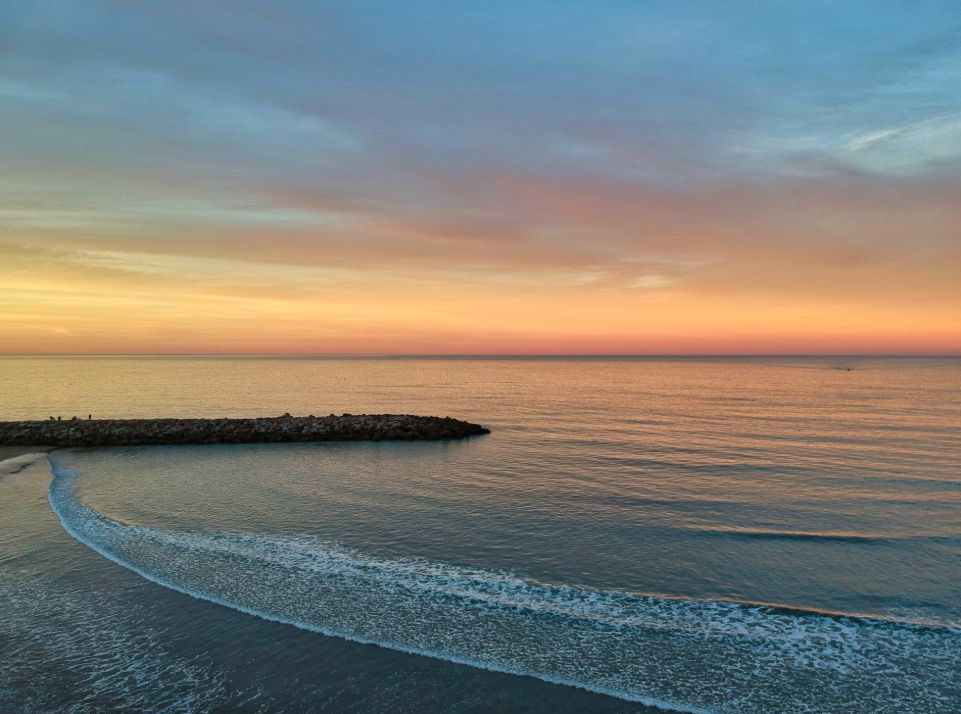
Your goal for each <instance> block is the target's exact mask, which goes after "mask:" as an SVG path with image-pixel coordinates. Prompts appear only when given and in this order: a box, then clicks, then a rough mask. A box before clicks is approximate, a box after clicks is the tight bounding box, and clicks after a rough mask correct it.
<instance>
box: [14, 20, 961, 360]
mask: <svg viewBox="0 0 961 714" xmlns="http://www.w3.org/2000/svg"><path fill="white" fill-rule="evenodd" d="M859 7H860V5H859V4H857V3H852V4H851V6H849V7H832V8H827V9H826V8H823V7H822V8H820V9H805V8H801V7H799V8H794V9H791V10H787V9H785V8H781V9H780V10H779V11H778V12H780V13H789V14H793V15H797V16H796V17H794V16H793V15H792V17H790V18H788V17H782V16H781V15H779V14H778V13H777V12H774V11H773V10H761V9H759V10H758V11H757V14H756V16H752V17H750V18H748V17H745V16H738V15H737V14H725V13H719V14H714V11H712V10H709V9H706V8H705V10H704V13H703V14H702V15H701V16H700V17H699V19H698V21H697V22H694V21H693V19H692V18H691V17H690V16H689V14H685V13H679V14H675V13H673V11H670V10H666V9H663V8H662V9H661V10H660V11H657V12H655V11H654V10H653V9H647V10H644V9H637V10H636V11H630V12H628V11H627V10H624V9H623V8H622V9H620V10H618V9H617V8H615V7H613V6H612V7H611V8H601V9H598V8H596V7H593V9H592V8H591V7H588V5H587V4H585V5H583V6H580V5H578V4H577V3H572V4H571V5H570V6H565V7H564V8H563V9H555V11H556V12H557V13H559V15H560V16H558V17H554V15H550V16H549V17H548V16H547V15H543V16H542V15H537V17H536V18H535V17H534V16H533V15H532V16H531V17H530V18H528V17H526V16H525V15H524V14H523V13H521V12H520V11H519V10H517V9H514V8H512V6H508V5H504V6H503V7H500V6H497V7H492V8H490V12H488V13H484V14H482V15H474V14H471V12H470V11H468V10H467V9H466V8H453V7H452V8H451V9H450V11H449V13H448V14H443V15H441V16H437V15H435V14H430V13H428V14H426V15H425V14H423V13H421V12H420V11H419V10H418V8H419V5H417V4H416V3H414V4H413V5H411V6H410V7H408V8H407V9H406V10H405V14H404V16H403V18H402V19H401V20H398V17H395V15H394V13H396V12H397V10H396V8H392V7H391V6H390V5H387V4H385V5H384V6H383V8H382V12H380V13H369V14H366V15H363V14H354V13H353V12H352V11H351V10H350V9H349V8H346V7H345V8H342V9H341V10H337V11H335V10H327V11H325V12H326V14H324V13H322V12H321V11H319V10H310V9H294V8H293V7H291V8H287V9H286V10H284V11H280V10H278V11H277V12H276V13H275V14H270V15H269V16H265V15H263V14H262V13H259V12H254V10H253V9H250V8H248V3H246V2H239V3H237V6H236V8H235V11H234V12H233V13H232V16H231V17H230V18H225V17H223V16H222V15H221V14H219V13H215V12H213V11H212V10H210V9H203V8H198V9H197V10H196V11H195V12H193V13H192V14H191V15H190V17H189V18H186V17H183V16H181V15H180V14H179V13H178V12H177V11H176V10H174V9H163V8H160V7H155V8H150V7H141V6H140V5H138V4H111V3H106V4H105V5H104V7H103V8H102V11H95V10H92V9H90V8H87V9H85V10H84V9H79V8H78V9H75V10H64V12H63V13H62V14H60V15H57V16H56V17H46V16H43V13H42V12H41V11H39V10H36V11H34V10H31V9H28V8H24V9H21V10H20V11H18V13H12V14H11V15H10V16H9V17H8V18H7V22H5V23H4V24H5V26H6V28H7V40H8V41H7V42H6V45H5V47H6V49H5V50H4V51H5V60H6V61H5V62H4V63H3V64H2V65H0V103H2V106H3V107H4V111H3V112H2V113H0V136H3V137H5V138H4V140H3V144H2V146H0V270H2V273H0V274H2V278H3V279H2V281H0V353H245V354H250V353H256V354H268V353H305V354H562V353H573V354H685V353H690V354H722V353H723V354H731V353H764V354H802V353H803V354H812V353H835V354H837V353H847V354H854V353H857V354H866V353H872V354H878V353H895V354H961V100H959V97H961V50H957V49H956V47H955V46H954V45H950V44H946V43H944V42H939V37H940V35H939V29H938V28H939V26H940V24H942V23H941V22H940V20H939V17H938V16H937V13H936V12H935V10H934V9H929V11H928V12H927V14H925V13H920V12H913V11H912V12H907V14H904V13H901V12H900V11H899V10H894V9H889V10H887V11H886V12H887V13H888V14H885V13H880V14H879V12H880V11H878V10H877V9H876V8H874V9H871V10H870V12H871V16H872V18H874V19H875V20H877V21H876V22H873V24H870V25H866V26H862V25H859V24H858V22H856V21H857V19H858V12H861V11H864V12H867V10H868V9H869V8H868V7H867V6H865V7H860V9H858V8H859ZM950 7H951V6H950V5H945V6H944V8H945V11H946V12H948V13H950ZM248 9H250V12H249V13H248ZM425 12H426V10H425ZM552 12H554V11H552ZM535 14H536V13H535ZM73 15H76V16H73ZM321 15H323V17H321ZM428 15H429V17H428ZM0 19H2V18H0ZM941 19H943V18H941ZM332 20H336V22H335V23H334V24H333V25H331V24H330V23H331V21H332ZM535 20H536V21H535ZM264 25H266V26H264ZM331 26H335V27H337V28H340V29H339V31H338V33H335V34H330V33H329V32H327V29H325V28H328V29H329V27H331ZM748 26H750V28H748ZM572 27H578V28H580V29H579V31H578V34H576V37H575V36H574V35H573V34H571V35H570V36H567V35H565V34H564V33H573V30H571V28H572ZM852 27H858V28H859V29H858V32H859V33H861V34H860V35H859V36H858V37H857V42H850V41H848V36H849V33H850V32H851V31H852V30H851V28H852ZM758 28H763V30H764V31H757V30H758ZM747 29H751V30H752V31H751V32H750V33H748V34H745V33H746V32H747ZM789 29H790V31H788V30H789ZM321 35H323V37H324V39H325V41H324V42H319V41H317V38H318V37H320V36H321ZM341 35H343V36H341ZM747 37H750V38H751V39H750V40H745V38H747ZM412 38H415V39H416V41H415V40H414V39H412ZM575 40H576V43H577V44H578V47H579V52H578V53H574V54H572V52H571V47H570V43H572V42H575ZM734 40H736V42H735V41H734ZM906 47H909V48H914V49H912V50H911V51H910V52H908V50H907V49H905V48H906ZM918 48H925V51H924V52H922V51H921V50H919V49H918ZM908 60H910V62H911V63H913V64H910V71H908V70H906V69H905V67H907V66H908V65H907V64H905V63H907V62H908Z"/></svg>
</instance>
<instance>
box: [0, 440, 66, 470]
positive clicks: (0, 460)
mask: <svg viewBox="0 0 961 714" xmlns="http://www.w3.org/2000/svg"><path fill="white" fill-rule="evenodd" d="M52 450H53V447H50V446H0V474H2V473H6V471H5V467H6V466H7V463H6V462H7V461H10V460H14V459H16V460H17V461H18V462H20V461H21V459H18V458H17V457H19V456H23V455H25V454H45V453H47V452H48V451H52Z"/></svg>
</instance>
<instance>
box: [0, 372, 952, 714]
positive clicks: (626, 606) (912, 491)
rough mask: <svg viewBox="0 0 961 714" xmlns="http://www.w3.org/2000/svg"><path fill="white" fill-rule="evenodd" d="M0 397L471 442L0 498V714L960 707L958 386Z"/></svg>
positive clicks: (383, 448)
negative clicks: (322, 424)
mask: <svg viewBox="0 0 961 714" xmlns="http://www.w3.org/2000/svg"><path fill="white" fill-rule="evenodd" d="M0 397H2V399H0V418H4V419H25V418H45V417H47V416H49V415H63V416H65V417H67V416H72V415H74V414H77V415H82V416H86V415H87V414H88V413H92V414H94V416H95V417H104V418H106V417H140V416H184V417H187V416H216V417H219V416H258V415H279V414H282V413H284V412H291V413H294V414H326V413H331V412H334V413H341V412H352V413H363V412H410V413H419V414H434V415H439V416H445V415H450V416H456V417H460V418H466V419H470V420H472V421H477V422H480V423H482V424H484V425H486V426H489V427H490V428H491V429H492V430H493V433H492V434H491V435H490V436H486V437H480V438H474V439H470V440H466V441H462V442H457V443H377V444H373V443H371V444H365V443H344V444H297V445H237V446H202V447H199V446H193V447H144V448H117V449H110V450H67V451H61V452H57V453H55V454H53V455H52V456H51V458H50V460H49V462H48V461H47V460H46V459H44V460H41V461H38V462H37V463H35V464H34V465H32V466H30V465H26V463H25V467H24V468H23V470H21V471H19V472H18V473H8V474H7V475H4V476H0V505H2V508H0V710H3V711H31V712H32V711H36V712H40V711H76V712H86V711H101V710H104V709H126V710H143V709H147V710H165V711H251V712H274V711H278V712H279V711H358V712H359V711H383V712H388V711H389V712H403V711H408V712H421V711H444V712H449V711H450V712H466V711H478V712H481V711H484V712H486V711H518V710H522V711H543V712H555V711H568V712H585V711H598V712H608V711H611V712H614V711H618V712H627V711H648V708H649V707H655V706H656V707H661V708H667V709H670V710H676V711H719V712H852V711H863V712H906V711H910V712H955V711H959V710H961V664H959V662H961V585H959V584H961V361H959V360H933V359H931V360H908V359H884V360H882V359H753V360H752V359H730V360H706V359H705V360H467V359H462V360H326V359H313V360H312V359H187V358H176V359H151V358H45V359H39V358H5V359H0ZM6 470H7V471H8V472H13V471H16V470H17V469H16V468H11V467H10V466H9V464H8V468H7V469H6ZM652 711H653V710H652Z"/></svg>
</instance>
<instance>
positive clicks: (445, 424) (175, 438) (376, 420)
mask: <svg viewBox="0 0 961 714" xmlns="http://www.w3.org/2000/svg"><path fill="white" fill-rule="evenodd" d="M489 433H490V430H489V429H485V428H484V427H482V426H480V425H479V424H471V423H470V422H466V421H460V420H459V419H452V418H450V417H431V416H414V415H411V414H342V415H340V416H337V415H335V414H331V415H330V416H320V417H317V416H313V415H311V416H305V417H295V416H290V415H289V414H285V415H283V416H280V417H265V418H260V419H226V418H225V419H90V418H88V419H79V418H77V417H74V418H72V419H66V420H59V419H54V418H53V417H51V418H49V419H46V420H44V421H4V422H0V446H40V445H43V446H120V445H135V444H242V443H257V442H270V443H272V442H288V441H383V440H396V441H400V440H403V441H425V440H437V439H460V438H463V437H467V436H476V435H479V434H489Z"/></svg>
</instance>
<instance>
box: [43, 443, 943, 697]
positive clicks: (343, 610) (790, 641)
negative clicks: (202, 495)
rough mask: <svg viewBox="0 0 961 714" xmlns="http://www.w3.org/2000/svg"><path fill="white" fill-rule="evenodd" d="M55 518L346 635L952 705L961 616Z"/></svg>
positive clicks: (156, 572)
mask: <svg viewBox="0 0 961 714" xmlns="http://www.w3.org/2000/svg"><path fill="white" fill-rule="evenodd" d="M51 463H52V464H53V467H54V479H53V481H52V482H51V486H50V491H49V497H50V503H51V506H52V508H53V510H54V512H55V513H56V514H57V516H58V517H59V518H60V521H61V523H62V524H63V526H64V528H65V529H66V530H67V531H68V532H69V533H70V534H71V535H72V536H74V537H75V538H76V539H77V540H79V541H81V542H83V543H85V544H86V545H88V546H89V547H91V548H93V549H94V550H96V551H97V552H99V553H101V554H103V555H104V556H106V557H107V558H110V559H111V560H113V561H115V562H117V563H119V564H121V565H123V566H125V567H127V568H129V569H131V570H133V571H135V572H137V573H139V574H140V575H142V576H143V577H145V578H148V579H150V580H152V581H154V582H156V583H159V584H161V585H164V586H167V587H170V588H173V589H175V590H178V591H180V592H183V593H186V594H189V595H192V596H195V597H198V598H202V599H205V600H209V601H212V602H215V603H219V604H222V605H226V606H229V607H232V608H235V609H237V610H241V611H243V612H246V613H250V614H252V615H257V616H260V617H263V618H266V619H270V620H275V621H279V622H285V623H289V624H292V625H296V626H298V627H301V628H304V629H308V630H312V631H316V632H320V633H323V634H327V635H335V636H339V637H344V638H348V639H351V640H355V641H359V642H365V643H372V644H378V645H381V646H384V647H390V648H393V649H397V650H401V651H405V652H411V653H416V654H422V655H428V656H433V657H438V658H442V659H446V660H450V661H454V662H460V663H465V664H470V665H473V666H477V667H483V668H486V669H491V670H495V671H501V672H509V673H516V674H524V675H530V676H534V677H538V678H540V679H543V680H546V681H549V682H555V683H560V684H567V685H571V686H577V687H582V688H585V689H589V690H592V691H596V692H602V693H605V694H610V695H613V696H617V697H621V698H623V699H627V700H631V701H636V702H642V703H646V704H651V705H655V706H660V707H663V708H667V709H672V710H679V711H686V712H709V711H728V712H758V711H781V712H788V711H795V712H814V711H817V712H832V711H850V710H852V708H857V709H858V710H863V711H872V712H901V711H913V712H927V711H931V712H934V711H952V710H959V709H961V684H959V679H961V678H959V676H958V674H959V672H958V662H959V661H961V629H958V628H955V627H942V626H926V625H921V624H916V623H907V622H892V621H885V620H881V619H876V618H866V617H856V616H832V615H824V614H818V613H813V612H811V613H806V612H800V611H788V610H783V609H778V608H772V607H763V606H757V605H749V604H744V603H733V602H726V601H703V600H684V599H671V598H663V597H653V596H645V595H638V594H635V593H627V592H617V591H598V590H592V589H589V588H583V587H573V586H570V585H563V584H561V585H555V584H549V583H543V582H536V581H532V580H528V579H524V578H522V577H519V576H517V575H514V574H511V573H506V572H498V571H489V570H480V569H472V568H465V567H459V566H454V565H445V564H442V563H435V562H431V561H428V560H424V559H420V558H382V557H376V556H373V555H369V554H365V553H363V552H360V551H357V550H354V549H351V548H346V547H344V546H342V545H338V544H336V543H331V542H329V541H323V540H320V539H317V538H312V537H309V536H301V537H280V536H264V535H253V534H239V533H223V532H182V531H167V530H160V529H155V528H145V527H141V526H137V525H132V524H125V523H121V522H118V521H116V520H113V519H110V518H108V517H106V516H104V515H102V514H100V513H98V512H96V511H95V510H94V509H92V508H90V507H89V506H87V505H86V504H84V503H83V502H82V501H80V500H79V499H78V498H77V497H76V494H75V490H74V484H75V481H76V479H77V474H76V473H75V472H73V471H72V470H71V469H69V468H68V467H67V466H66V464H65V463H64V462H63V461H62V457H61V456H60V455H59V454H53V455H52V456H51Z"/></svg>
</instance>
